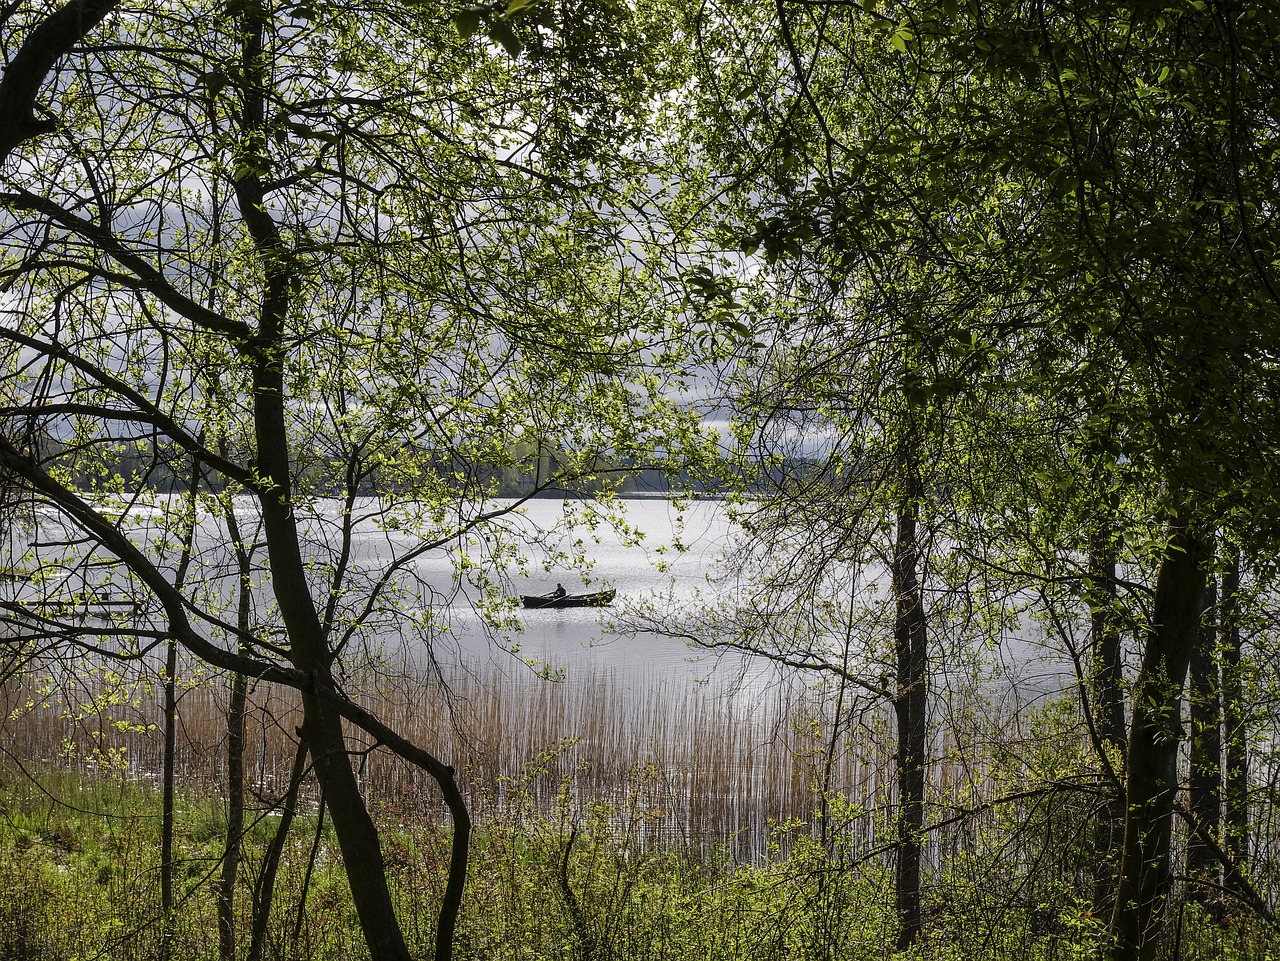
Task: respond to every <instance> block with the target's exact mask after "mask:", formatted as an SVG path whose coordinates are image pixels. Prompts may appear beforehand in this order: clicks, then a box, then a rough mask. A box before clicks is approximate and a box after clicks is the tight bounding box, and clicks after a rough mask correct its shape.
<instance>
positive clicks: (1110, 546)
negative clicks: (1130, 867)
mask: <svg viewBox="0 0 1280 961" xmlns="http://www.w3.org/2000/svg"><path fill="white" fill-rule="evenodd" d="M1089 576H1090V579H1091V580H1092V582H1093V589H1092V591H1091V592H1090V593H1091V597H1090V603H1091V605H1092V609H1093V613H1092V615H1091V617H1090V625H1089V630H1090V637H1089V640H1090V651H1091V663H1090V678H1089V680H1090V688H1091V693H1092V695H1093V714H1094V724H1095V726H1096V729H1097V734H1098V738H1099V740H1100V741H1101V743H1102V747H1103V749H1104V750H1114V751H1115V753H1116V754H1117V755H1119V756H1120V757H1122V758H1123V757H1124V755H1125V751H1126V747H1127V741H1128V738H1127V737H1126V736H1125V729H1124V661H1123V659H1122V651H1121V647H1120V627H1119V624H1118V623H1117V618H1116V613H1115V607H1114V605H1115V601H1116V547H1115V544H1114V543H1113V542H1112V540H1111V538H1110V537H1109V536H1107V535H1106V534H1104V535H1100V536H1098V537H1096V538H1095V539H1094V545H1093V550H1092V551H1091V552H1090V555H1089ZM1118 768H1119V765H1117V770H1118ZM1103 790H1104V791H1105V792H1106V798H1107V799H1106V800H1105V801H1104V802H1103V804H1102V805H1101V807H1100V809H1099V811H1098V814H1097V820H1096V822H1095V824H1094V830H1093V847H1094V853H1095V855H1096V857H1097V860H1096V861H1095V863H1094V877H1093V904H1094V911H1095V913H1097V914H1105V913H1106V912H1108V911H1110V910H1111V908H1112V907H1113V906H1114V904H1115V888H1116V870H1117V868H1118V867H1119V860H1120V851H1121V849H1122V847H1123V845H1124V797H1123V796H1122V793H1121V791H1122V787H1121V785H1119V784H1118V783H1116V782H1115V781H1114V780H1113V779H1112V778H1111V777H1110V776H1108V777H1107V778H1106V782H1105V783H1104V784H1103Z"/></svg>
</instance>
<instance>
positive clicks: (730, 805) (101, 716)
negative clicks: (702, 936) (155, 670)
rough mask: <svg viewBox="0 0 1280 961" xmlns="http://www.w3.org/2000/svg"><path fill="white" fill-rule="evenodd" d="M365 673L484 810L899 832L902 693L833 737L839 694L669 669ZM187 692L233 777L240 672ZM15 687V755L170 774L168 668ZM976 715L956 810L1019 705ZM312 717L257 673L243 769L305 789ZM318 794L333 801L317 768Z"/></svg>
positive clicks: (188, 767)
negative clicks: (231, 743) (304, 735)
mask: <svg viewBox="0 0 1280 961" xmlns="http://www.w3.org/2000/svg"><path fill="white" fill-rule="evenodd" d="M180 674H181V672H180ZM351 684H352V686H353V687H354V686H358V687H360V688H361V689H363V690H364V691H365V692H366V693H364V694H363V695H362V696H361V701H362V702H363V705H364V706H365V707H366V708H367V709H369V710H370V711H371V712H372V713H374V714H375V715H376V716H378V717H380V718H381V719H383V720H384V721H385V722H386V723H387V724H389V725H390V726H391V727H392V728H394V729H395V730H397V731H399V732H401V733H403V734H404V735H406V736H407V737H409V738H410V739H411V740H413V741H415V742H416V743H418V744H420V745H422V746H423V747H425V748H427V749H428V750H429V751H431V752H432V753H433V754H435V755H436V756H437V757H439V758H440V759H441V760H443V761H445V762H446V763H448V764H451V765H453V767H454V768H455V770H457V771H458V772H459V780H460V784H461V786H462V789H463V791H464V794H465V796H466V797H467V800H468V804H469V808H470V810H471V812H472V814H473V817H474V818H475V819H476V820H477V821H478V822H481V823H483V822H484V821H485V820H490V821H499V820H502V821H518V820H520V819H529V820H534V819H541V818H546V817H547V816H548V815H552V816H555V817H558V818H561V819H564V820H566V821H573V820H577V819H581V818H584V817H587V816H596V817H598V816H599V815H600V812H601V811H608V812H610V814H609V816H610V817H611V818H612V820H613V822H614V826H615V829H616V830H617V831H618V832H619V833H620V834H626V835H628V836H629V837H631V839H633V840H635V841H637V842H640V843H646V844H649V843H651V844H662V845H689V846H693V847H696V848H699V849H701V850H704V851H705V850H708V849H712V848H718V849H722V850H723V851H724V852H725V854H726V855H727V856H729V857H730V858H731V859H733V860H735V861H740V862H743V861H760V860H761V859H762V858H764V857H766V856H767V846H768V845H769V844H770V843H771V842H772V843H775V844H777V843H783V844H785V843H786V837H787V834H788V832H789V831H796V830H801V831H804V832H809V833H815V834H816V833H826V834H831V835H834V834H836V833H838V834H839V836H840V838H841V844H842V846H843V849H844V850H845V852H846V855H847V856H848V857H850V858H851V859H858V858H861V857H863V856H866V855H868V853H874V852H876V851H877V850H881V849H883V847H884V846H885V845H886V844H887V843H888V842H890V841H891V834H892V821H893V816H894V803H895V791H894V777H893V771H894V754H895V737H894V732H893V729H892V723H891V716H890V715H889V713H888V711H887V709H886V707H885V706H884V705H883V704H880V705H869V706H868V707H867V708H866V709H864V710H863V711H862V713H861V714H860V715H859V716H858V718H857V722H858V723H856V724H852V725H849V726H848V728H847V730H845V731H844V732H843V733H842V735H841V737H839V738H838V739H837V741H835V742H832V740H831V722H832V718H831V717H830V710H831V708H830V704H829V699H826V698H824V697H823V695H822V693H821V692H820V691H813V690H805V689H798V690H796V689H788V688H784V687H781V686H779V687H771V688H767V689H760V690H757V691H753V692H750V693H749V694H747V693H743V692H734V691H733V690H732V689H714V688H711V689H708V688H703V687H698V686H693V685H688V684H683V683H681V684H677V683H674V682H673V681H671V680H670V679H666V678H660V677H655V678H653V679H652V680H651V681H650V682H649V683H640V684H637V683H636V681H635V680H634V679H631V680H629V681H627V682H624V681H623V680H620V679H619V678H618V677H617V676H616V675H614V674H612V673H605V672H602V673H594V674H584V675H572V674H571V675H570V676H569V677H568V678H567V679H564V680H560V681H554V682H553V681H547V680H544V679H542V678H540V677H538V676H537V675H535V674H534V673H533V672H531V671H527V670H522V669H517V670H514V671H502V670H499V669H498V668H497V667H495V666H490V667H488V668H486V669H484V670H480V671H471V670H462V669H459V670H455V671H453V672H451V673H449V674H447V675H441V674H439V673H438V672H433V671H428V670H420V669H412V668H404V667H401V668H400V669H398V670H395V671H388V670H380V671H378V672H377V673H373V672H370V673H369V674H368V676H367V677H365V678H362V679H351ZM178 688H179V700H178V738H177V743H178V748H177V755H176V772H177V776H178V777H179V778H180V779H181V780H182V781H183V783H184V784H186V785H188V786H190V787H192V788H193V789H196V790H198V791H202V792H208V793H213V794H216V793H219V792H222V791H224V790H225V783H226V769H227V763H226V729H227V720H226V715H227V703H228V697H229V682H228V680H227V679H226V678H224V677H219V676H216V675H208V674H207V673H202V672H201V671H200V670H199V669H198V667H196V666H195V665H191V666H190V671H189V672H188V673H185V674H181V676H180V678H179V683H178ZM0 694H2V695H3V698H4V703H3V706H4V710H5V722H4V731H3V734H4V738H5V743H6V745H7V746H8V751H9V754H10V756H11V758H14V759H16V760H19V761H26V760H31V761H41V762H49V761H58V762H61V763H65V764H74V765H79V766H82V767H84V768H87V769H92V770H96V771H100V772H107V773H110V774H113V775H116V776H120V777H126V778H133V779H139V780H148V779H155V778H157V777H158V775H159V771H160V769H161V764H162V749H163V743H164V738H163V733H162V720H163V687H162V684H161V683H160V681H159V680H158V679H157V678H156V677H155V676H154V675H150V676H148V675H146V674H143V673H139V674H137V675H135V676H132V677H130V676H128V675H126V674H124V673H122V672H121V671H120V670H119V669H118V668H115V669H108V668H106V667H104V666H102V665H96V666H95V665H89V664H86V663H80V664H78V665H76V666H75V667H74V668H72V667H68V666H67V665H65V664H63V665H51V666H48V667H47V668H46V669H44V670H41V671H29V672H27V673H25V674H23V675H20V676H18V677H15V678H13V679H11V680H10V681H9V683H7V684H6V685H5V686H4V687H3V688H0ZM968 716H969V717H972V718H975V719H977V720H976V721H975V723H976V724H979V725H980V727H979V728H975V729H974V730H972V731H969V732H963V731H961V729H960V728H959V727H958V726H957V725H956V724H955V723H952V724H948V725H947V726H945V727H939V728H938V730H937V731H936V732H935V737H934V745H933V753H934V758H935V760H934V763H933V764H932V765H931V766H930V771H931V793H932V795H933V799H932V800H933V804H934V806H935V808H934V809H935V810H937V811H939V812H941V813H942V814H943V815H945V814H946V813H947V812H949V811H954V810H960V809H962V808H963V807H964V806H965V805H967V804H972V803H973V802H974V799H975V797H977V796H978V795H980V794H983V793H986V792H989V790H990V788H991V785H990V782H989V776H988V775H989V769H990V765H989V764H984V763H981V762H976V761H975V760H974V758H975V757H978V756H979V754H982V755H985V756H990V752H989V751H985V750H984V751H982V752H974V751H973V750H972V746H973V744H974V743H976V742H979V741H981V740H983V739H985V738H987V737H990V738H998V739H1007V738H1008V737H1009V735H1010V727H1009V725H1008V719H1003V720H994V719H992V717H991V716H990V714H989V712H983V711H980V710H974V711H970V712H968ZM301 722H302V718H301V711H300V707H299V704H298V700H297V695H296V694H295V693H294V692H292V691H289V690H287V689H282V688H278V687H271V686H266V685H257V686H252V687H251V689H250V692H249V714H248V719H247V738H246V744H245V760H244V770H245V772H246V778H247V780H248V786H249V790H250V792H251V794H252V796H253V797H254V798H255V799H256V801H257V803H258V804H260V805H261V806H263V807H270V806H271V805H272V804H274V803H276V802H277V801H278V800H279V798H280V797H281V796H282V795H283V793H284V791H285V789H286V787H287V781H288V778H289V773H290V770H291V768H292V765H293V761H294V757H295V753H296V751H297V746H298V739H297V729H298V728H299V726H300V725H301ZM350 735H351V738H350V744H351V747H352V750H353V752H355V754H356V762H357V767H358V772H359V777H360V779H361V782H362V785H363V789H364V791H365V794H366V797H367V799H368V801H369V803H370V805H371V807H374V808H375V809H384V810H387V811H391V812H394V813H396V814H400V815H410V816H415V817H425V818H429V819H442V818H444V817H445V816H446V812H445V809H444V806H443V804H442V803H441V801H440V799H439V792H438V791H437V789H436V786H435V784H434V782H433V781H432V780H431V779H430V778H429V777H428V776H427V775H426V774H425V773H424V772H423V771H421V770H420V769H418V768H416V767H413V766H412V765H409V764H407V763H405V762H403V761H401V760H400V759H398V758H396V757H395V756H394V755H392V754H391V753H390V752H388V751H386V750H385V749H378V748H376V747H375V745H373V744H372V743H371V742H370V741H369V739H368V737H367V735H364V734H363V732H360V731H356V730H351V731H350ZM302 794H303V797H304V799H305V800H306V801H307V802H308V803H311V804H314V803H315V801H316V791H315V785H314V783H313V782H312V781H311V780H310V779H308V780H307V781H306V782H304V784H303V786H302ZM832 797H838V798H839V803H838V805H836V806H835V807H834V808H833V807H832V806H831V805H830V804H828V803H827V802H828V801H829V799H831V798H832ZM780 839H781V840H780ZM938 843H939V844H945V842H944V841H942V839H940V838H939V839H938ZM935 850H936V851H937V853H938V854H939V855H942V854H943V853H944V852H943V851H942V848H941V847H939V848H936V849H935Z"/></svg>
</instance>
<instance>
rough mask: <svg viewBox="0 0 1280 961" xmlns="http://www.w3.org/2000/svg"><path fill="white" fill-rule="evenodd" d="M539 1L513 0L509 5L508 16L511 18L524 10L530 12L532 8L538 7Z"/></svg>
mask: <svg viewBox="0 0 1280 961" xmlns="http://www.w3.org/2000/svg"><path fill="white" fill-rule="evenodd" d="M538 2H539V0H511V2H510V3H508V4H507V12H506V14H505V15H506V16H508V17H510V16H513V15H515V14H517V13H520V12H522V11H524V10H528V9H529V8H530V7H532V6H536V5H537V3H538Z"/></svg>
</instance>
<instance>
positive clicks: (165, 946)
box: [160, 435, 203, 958]
mask: <svg viewBox="0 0 1280 961" xmlns="http://www.w3.org/2000/svg"><path fill="white" fill-rule="evenodd" d="M202 436H203V435H202ZM199 492H200V461H199V459H196V460H194V461H193V462H192V464H191V481H190V484H189V485H188V487H187V491H186V504H185V509H186V513H185V516H184V518H183V524H184V525H185V526H184V527H183V530H182V552H181V554H180V556H179V559H178V567H177V569H176V571H175V572H174V578H173V584H174V587H176V588H177V589H178V590H182V586H183V584H185V583H186V580H187V571H188V570H190V568H191V554H192V545H193V543H194V541H195V536H196V498H197V496H198V495H199ZM177 675H178V639H177V638H176V637H170V638H168V640H167V641H166V642H165V659H164V758H163V761H162V763H161V801H160V912H161V914H162V915H163V917H164V921H163V923H162V925H161V936H160V941H161V944H160V954H161V957H162V958H168V957H170V952H171V951H172V947H173V831H174V801H175V797H174V793H175V792H174V788H175V784H174V780H175V768H176V766H177V753H178V688H177V684H178V678H177Z"/></svg>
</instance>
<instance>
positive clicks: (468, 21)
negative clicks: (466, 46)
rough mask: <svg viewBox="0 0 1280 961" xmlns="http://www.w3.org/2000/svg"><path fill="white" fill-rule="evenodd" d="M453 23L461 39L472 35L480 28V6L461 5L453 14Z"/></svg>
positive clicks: (467, 38)
mask: <svg viewBox="0 0 1280 961" xmlns="http://www.w3.org/2000/svg"><path fill="white" fill-rule="evenodd" d="M453 25H454V26H455V27H456V28H457V29H458V34H459V36H461V37H462V39H463V40H469V39H470V38H471V37H474V36H475V35H476V33H477V31H479V29H480V8H479V7H463V8H462V9H461V10H459V11H458V12H457V13H455V14H454V15H453Z"/></svg>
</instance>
